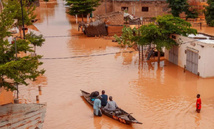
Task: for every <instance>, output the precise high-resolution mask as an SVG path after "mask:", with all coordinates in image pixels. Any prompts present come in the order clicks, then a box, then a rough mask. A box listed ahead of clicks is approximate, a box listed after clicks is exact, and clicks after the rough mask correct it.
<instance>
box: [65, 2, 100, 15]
mask: <svg viewBox="0 0 214 129" xmlns="http://www.w3.org/2000/svg"><path fill="white" fill-rule="evenodd" d="M66 1H67V5H69V6H70V8H69V12H68V13H69V14H70V15H79V14H80V15H82V17H83V15H87V14H89V13H91V12H92V11H94V10H95V7H97V6H98V5H100V4H99V1H100V0H66Z"/></svg>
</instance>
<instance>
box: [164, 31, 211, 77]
mask: <svg viewBox="0 0 214 129" xmlns="http://www.w3.org/2000/svg"><path fill="white" fill-rule="evenodd" d="M174 36H176V39H175V40H176V41H177V43H178V44H179V47H178V66H180V67H182V68H184V65H186V54H185V50H187V49H188V48H189V49H193V50H195V51H198V53H199V56H200V59H199V60H198V72H199V74H200V76H201V77H203V78H207V77H214V44H207V43H202V42H200V41H197V40H195V39H191V38H188V37H184V36H180V35H174ZM165 58H166V59H167V60H169V51H168V50H166V51H165Z"/></svg>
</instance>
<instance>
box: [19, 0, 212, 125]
mask: <svg viewBox="0 0 214 129" xmlns="http://www.w3.org/2000/svg"><path fill="white" fill-rule="evenodd" d="M65 12H66V8H65V5H64V1H62V0H58V1H57V2H50V3H47V4H46V3H41V6H40V7H39V8H37V13H38V14H37V15H38V18H39V21H38V22H37V23H36V24H35V26H36V27H37V29H38V30H39V32H38V33H41V34H43V35H44V37H45V38H46V41H45V44H44V45H43V46H42V47H41V48H37V51H36V52H37V54H40V55H43V59H42V60H41V61H42V62H44V64H43V65H42V68H44V69H46V73H45V74H44V75H43V76H40V77H39V78H38V80H37V81H36V82H33V83H31V84H30V85H29V86H28V87H25V86H20V97H21V101H22V103H29V102H36V99H35V98H36V97H35V96H36V95H39V98H40V103H47V112H46V117H45V123H44V126H43V128H44V129H213V128H214V117H213V114H214V94H213V91H214V78H206V79H203V78H200V77H198V76H197V75H194V74H192V73H190V72H188V71H186V72H184V69H182V68H180V67H178V66H176V65H174V64H172V63H170V62H168V61H166V60H162V61H161V62H160V64H158V63H157V62H155V61H152V60H151V61H148V62H142V61H139V57H138V52H137V51H135V50H134V49H126V48H121V47H120V46H119V45H118V44H117V43H115V42H112V41H111V40H109V39H107V38H104V37H101V38H99V37H86V36H85V35H83V33H81V32H78V25H77V24H76V20H75V18H74V17H72V16H69V15H68V14H66V13H65ZM38 86H42V92H41V93H39V92H38ZM80 89H82V90H85V91H88V92H92V91H95V90H98V91H100V92H101V91H102V90H105V91H106V94H107V95H109V96H113V100H114V101H115V102H116V103H117V105H118V106H119V107H121V108H122V109H124V110H125V111H127V112H129V113H133V114H132V115H133V116H134V117H135V118H136V119H137V120H138V121H140V122H142V123H143V124H142V125H125V124H122V123H119V122H117V121H115V120H113V119H111V118H108V117H106V116H102V117H94V116H93V109H92V107H91V106H90V105H89V104H88V103H87V102H86V101H85V100H84V99H83V98H82V97H81V92H80ZM198 93H200V94H201V99H202V110H201V113H200V114H198V113H196V112H195V102H196V95H197V94H198Z"/></svg>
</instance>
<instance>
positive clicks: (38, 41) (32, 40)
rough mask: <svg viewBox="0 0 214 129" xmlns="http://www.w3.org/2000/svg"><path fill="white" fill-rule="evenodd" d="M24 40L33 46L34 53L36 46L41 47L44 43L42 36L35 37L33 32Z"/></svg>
mask: <svg viewBox="0 0 214 129" xmlns="http://www.w3.org/2000/svg"><path fill="white" fill-rule="evenodd" d="M26 39H27V40H28V41H30V43H31V44H33V46H34V51H36V46H39V47H41V46H42V44H43V43H44V41H45V39H44V37H43V35H41V34H40V35H36V34H34V33H33V32H30V33H29V34H27V35H26Z"/></svg>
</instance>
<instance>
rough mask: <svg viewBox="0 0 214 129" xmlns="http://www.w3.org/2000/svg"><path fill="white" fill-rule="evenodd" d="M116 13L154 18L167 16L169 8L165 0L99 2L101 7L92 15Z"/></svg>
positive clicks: (110, 0) (112, 0)
mask: <svg viewBox="0 0 214 129" xmlns="http://www.w3.org/2000/svg"><path fill="white" fill-rule="evenodd" d="M116 11H126V12H127V13H129V14H132V15H134V16H136V17H156V16H158V15H163V14H167V13H168V11H169V8H168V4H167V3H166V0H101V5H100V6H98V7H97V8H96V11H94V12H93V14H94V15H101V14H104V13H109V12H116Z"/></svg>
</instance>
